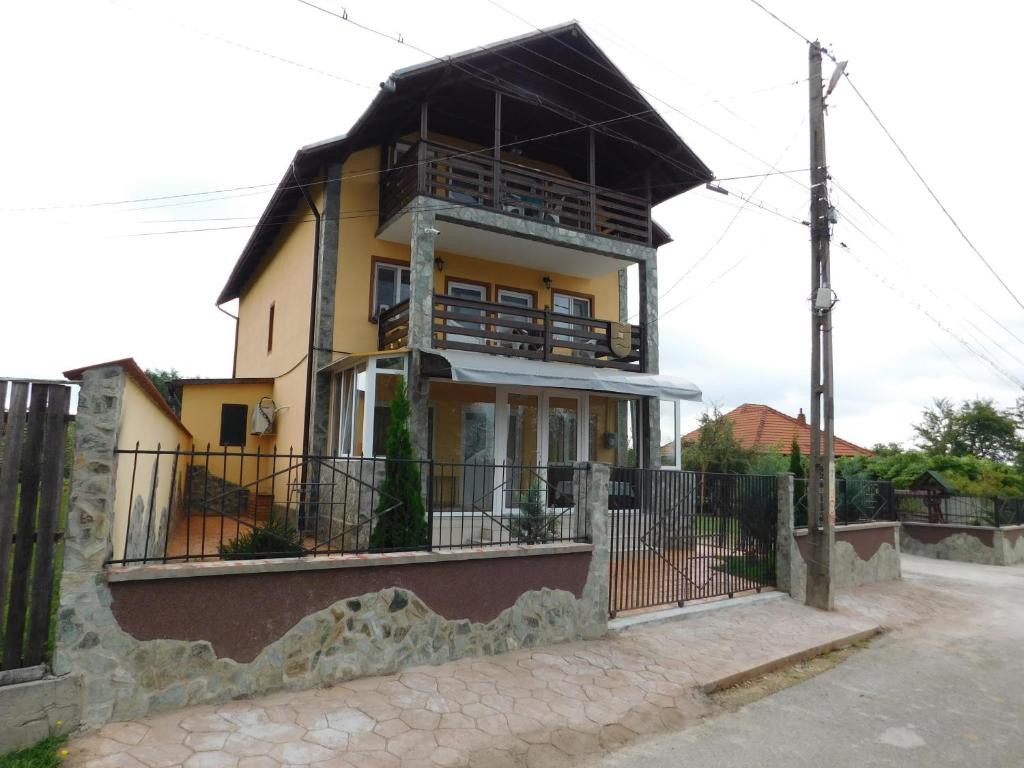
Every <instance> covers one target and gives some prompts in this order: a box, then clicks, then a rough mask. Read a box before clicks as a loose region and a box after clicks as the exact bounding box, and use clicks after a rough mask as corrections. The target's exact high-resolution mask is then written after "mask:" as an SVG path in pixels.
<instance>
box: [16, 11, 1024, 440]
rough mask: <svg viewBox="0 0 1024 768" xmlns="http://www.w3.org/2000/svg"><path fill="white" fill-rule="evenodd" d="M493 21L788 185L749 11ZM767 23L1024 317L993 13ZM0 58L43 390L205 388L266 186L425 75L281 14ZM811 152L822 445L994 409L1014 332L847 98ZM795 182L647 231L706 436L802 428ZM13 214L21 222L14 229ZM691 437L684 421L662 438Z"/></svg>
mask: <svg viewBox="0 0 1024 768" xmlns="http://www.w3.org/2000/svg"><path fill="white" fill-rule="evenodd" d="M323 4H324V5H325V6H326V7H330V8H333V9H335V10H340V9H341V7H342V6H341V4H339V3H337V2H331V0H323ZM502 4H503V5H505V7H508V8H510V9H512V10H514V11H515V12H516V13H517V14H518V15H520V16H522V17H523V18H524V19H526V20H527V21H529V22H531V23H533V24H537V25H540V26H548V25H552V24H556V23H560V22H563V21H566V20H569V19H572V18H575V19H577V20H579V21H580V22H581V23H582V24H583V26H584V28H585V29H586V30H587V32H588V33H589V34H590V35H592V36H593V37H594V39H595V40H596V41H597V43H598V44H599V45H601V46H602V47H603V49H604V50H605V52H606V53H607V54H608V55H609V56H610V57H611V58H612V59H613V60H614V61H615V62H616V63H617V64H618V65H619V66H620V67H622V68H623V69H624V70H625V72H626V74H627V76H629V77H631V78H632V79H633V80H634V82H635V83H636V84H637V85H639V86H640V87H641V88H643V89H645V90H647V91H649V92H650V93H652V94H654V95H655V96H656V97H657V98H656V99H652V101H653V103H654V105H655V106H656V107H658V108H659V109H660V110H661V111H662V112H663V114H664V115H665V117H666V119H667V120H668V121H669V122H670V123H671V124H672V125H673V126H674V127H675V128H676V129H677V130H678V132H679V133H680V135H681V136H682V137H683V138H684V139H685V140H686V141H687V142H688V143H689V144H690V146H691V147H693V148H694V150H695V151H696V152H697V154H698V155H699V156H700V157H701V158H702V159H703V160H704V161H705V162H706V163H707V164H708V165H709V166H710V167H711V169H712V170H713V171H714V172H715V173H716V174H717V175H718V176H719V177H720V178H725V177H732V176H742V175H746V174H757V173H762V172H764V171H766V170H768V165H767V164H768V163H771V164H774V165H775V166H776V167H777V168H780V169H785V170H790V169H806V168H807V165H808V139H807V122H806V114H807V83H806V78H807V47H806V45H805V44H804V43H802V42H801V41H800V39H799V38H798V37H796V36H795V35H794V34H793V33H792V32H789V31H787V30H786V29H785V28H783V27H782V26H781V25H779V24H778V23H777V22H775V21H773V20H772V19H771V18H770V17H768V16H767V15H765V14H764V13H763V12H762V11H760V10H759V9H758V8H757V7H756V6H754V5H753V4H752V3H750V2H749V1H748V0H721V1H720V2H691V1H687V2H677V3H665V2H653V1H644V0H634V2H631V3H628V4H622V3H620V2H599V1H595V0H590V1H589V2H580V1H576V2H552V1H551V0H545V1H544V2H538V1H535V0H517V2H516V3H514V4H513V3H507V4H506V3H505V2H503V3H502ZM766 4H767V5H768V6H769V7H770V8H772V9H773V10H774V11H775V12H776V13H777V14H778V15H779V16H781V17H782V18H784V19H786V20H787V21H789V22H790V23H792V24H793V25H794V26H795V27H796V28H797V29H798V30H799V31H800V32H801V33H803V34H807V35H809V36H811V37H815V36H817V37H820V39H821V40H822V42H823V43H824V44H826V45H828V46H832V47H833V49H834V51H835V53H836V55H837V56H838V57H839V58H841V59H849V61H850V64H849V69H848V71H849V72H850V74H851V76H852V78H853V82H854V83H856V84H857V85H858V87H859V88H860V90H861V92H862V93H863V94H864V96H865V97H866V99H867V100H868V101H869V102H870V103H871V105H872V106H873V107H874V108H875V110H876V111H877V112H878V114H879V115H880V116H881V118H882V120H883V121H884V122H885V123H886V125H887V126H888V128H889V129H890V130H891V131H892V133H893V134H894V135H895V137H896V138H897V140H898V141H899V142H900V143H901V144H902V146H903V147H904V149H905V150H906V151H907V153H908V154H909V155H910V157H911V159H912V160H913V161H914V163H915V164H916V165H917V167H918V168H919V169H920V171H921V172H922V174H923V175H924V176H925V178H926V179H928V180H929V182H930V184H931V185H932V187H933V188H934V189H935V191H936V193H937V194H938V196H939V197H940V199H941V200H942V201H943V202H944V203H945V205H946V206H947V207H948V209H949V210H950V211H951V212H952V213H953V215H954V216H955V217H956V218H957V219H958V221H959V222H960V224H961V225H962V227H963V229H964V230H965V231H966V232H967V234H968V235H969V236H970V237H971V238H972V240H973V241H974V243H975V244H976V245H977V247H978V248H979V249H980V250H981V252H982V253H983V254H984V255H985V256H986V258H987V259H988V260H989V261H990V263H991V264H992V265H993V267H994V268H995V269H996V270H997V271H998V272H999V274H1000V275H1001V276H1002V277H1003V278H1004V279H1005V280H1006V281H1007V283H1008V284H1009V285H1010V286H1011V288H1013V289H1014V290H1015V291H1016V292H1018V295H1024V260H1022V259H1021V258H1020V251H1021V246H1020V242H1019V238H1018V232H1017V229H1018V221H1019V219H1020V216H1021V210H1020V202H1021V193H1020V192H1019V185H1018V184H1017V183H1015V182H1014V181H1013V180H1014V179H1019V178H1021V177H1022V173H1024V167H1022V166H1024V160H1022V157H1024V155H1022V153H1021V151H1020V149H1019V135H1020V130H1021V125H1020V107H1019V103H1018V102H1019V98H1018V96H1017V93H1018V91H1019V87H1018V77H1017V73H1016V67H1017V66H1018V65H1019V64H1018V59H1019V55H1018V53H1017V49H1018V43H1019V40H1018V39H1017V38H1018V36H1019V30H1020V29H1021V19H1020V15H1021V10H1020V8H1019V6H1017V5H1016V4H1014V3H1005V2H973V3H969V4H965V3H955V4H954V3H948V2H929V3H925V2H907V3H894V2H891V0H889V1H888V2H874V1H869V2H859V3H850V2H844V3H837V2H822V1H821V0H818V1H817V2H790V1H788V0H767V1H766ZM345 7H346V8H347V10H348V14H349V16H350V17H351V18H353V19H356V20H358V21H361V22H363V23H366V24H368V25H370V26H373V27H376V28H378V29H380V30H382V31H385V32H388V33H391V34H398V33H400V34H401V35H402V36H403V37H404V38H405V39H406V40H408V41H409V42H410V43H414V44H415V45H417V46H419V47H420V48H423V49H426V50H427V51H429V52H430V53H431V54H436V55H444V54H447V53H454V52H459V51H462V50H465V49H468V48H472V47H474V46H476V45H480V44H487V43H490V42H494V41H496V40H499V39H502V38H505V37H508V36H511V35H516V34H520V33H523V32H526V31H529V29H530V28H529V27H528V26H526V25H525V24H524V23H523V22H521V21H519V20H517V19H515V18H513V17H512V16H510V15H508V14H506V13H504V12H503V11H502V10H501V9H499V8H497V7H495V6H494V5H491V4H489V3H487V2H482V1H480V2H473V3H468V2H466V3H459V2H450V1H449V2H446V1H445V0H439V1H436V2H418V3H416V2H368V1H366V0H355V2H353V3H349V4H346V5H345ZM0 35H2V42H0V72H2V73H3V74H2V75H0V78H2V80H0V82H2V103H3V111H4V119H3V121H2V123H0V209H2V210H0V231H2V232H3V235H4V236H3V240H2V243H3V245H2V248H3V250H2V257H0V258H2V264H0V266H2V269H0V287H2V289H0V302H2V303H0V375H5V376H15V375H20V376H32V377H57V376H58V375H59V373H60V371H62V370H65V369H67V368H70V367H75V366H79V365H83V364H88V363H94V362H99V361H103V360H109V359H113V358H119V357H125V356H129V355H132V356H134V357H135V358H136V359H137V360H138V361H139V363H140V364H141V365H143V366H148V367H161V368H171V367H174V368H176V369H178V370H179V371H180V372H182V373H183V374H185V375H189V376H226V375H230V371H231V349H232V338H233V336H232V334H233V321H232V320H230V319H229V318H228V317H226V316H225V315H223V314H221V313H220V312H218V311H217V310H216V309H215V308H214V306H213V302H214V299H215V297H216V295H217V294H218V292H219V291H220V288H221V287H222V285H223V283H224V280H225V278H226V276H227V274H228V272H229V271H230V269H231V266H232V264H233V263H234V261H235V259H236V258H237V256H238V254H239V252H240V251H241V248H242V246H243V244H244V243H245V240H246V238H247V237H248V235H249V233H250V231H251V227H252V225H253V224H254V223H255V219H256V217H258V216H259V214H260V212H261V211H262V210H263V207H264V205H265V204H266V202H267V200H268V198H269V195H270V192H271V190H272V187H273V184H275V183H276V181H277V180H278V179H279V178H280V177H281V175H282V173H283V171H284V169H285V167H286V165H287V163H288V161H289V160H290V159H291V156H292V154H293V153H294V151H295V149H296V148H297V147H299V146H301V145H303V144H307V143H309V142H312V141H316V140H319V139H322V138H325V137H328V136H334V135H337V134H339V133H343V132H345V131H346V130H347V129H348V127H349V126H350V125H351V123H352V122H353V120H355V118H356V117H358V115H359V114H360V113H361V112H362V111H363V110H364V108H365V107H366V105H367V104H368V102H369V100H370V99H371V98H372V96H373V94H374V92H375V91H376V89H377V84H378V83H379V82H380V81H382V80H384V79H386V77H387V75H388V74H389V73H391V72H392V71H393V70H395V69H397V68H399V67H402V66H406V65H409V64H413V63H417V62H419V61H421V60H422V59H423V58H424V57H423V56H422V55H421V54H419V53H417V52H416V51H413V50H411V49H410V48H409V47H408V46H403V45H399V44H398V43H395V42H390V41H388V40H386V39H383V38H382V37H378V36H375V35H373V34H371V33H368V32H366V31H363V30H360V29H358V28H357V27H355V26H353V25H351V24H346V23H344V22H342V21H338V20H334V19H331V18H330V17H328V16H326V15H324V14H322V13H320V12H318V11H316V10H313V9H311V8H308V7H306V6H303V5H302V4H300V3H298V2H295V1H294V0H273V1H271V0H264V1H258V2H253V1H252V0H249V1H247V2H241V1H240V0H239V1H237V2H229V1H228V0H223V1H219V2H210V1H209V0H207V1H205V2H181V1H179V2H177V3H174V4H168V3H159V4H157V3H144V2H137V3H132V2H127V0H126V1H125V2H101V1H99V0H95V1H93V2H63V3H61V2H57V3H12V4H8V6H7V7H6V8H5V11H4V23H3V29H2V32H0ZM252 49H259V50H261V51H263V52H265V53H266V54H272V55H273V56H277V57H282V58H285V59H289V60H291V61H293V62H296V63H299V64H302V65H304V66H305V67H308V68H302V67H299V66H295V65H293V64H289V63H286V62H283V61H280V60H278V59H275V58H271V57H270V56H267V55H263V54H260V53H257V52H256V51H254V50H252ZM830 67H831V65H830V63H829V62H827V61H826V76H827V75H828V73H829V72H830ZM314 70H319V72H317V71H314ZM348 81H351V82H348ZM659 99H660V100H659ZM827 133H828V159H829V165H830V170H831V173H832V176H833V178H834V181H835V182H836V183H837V184H838V185H840V186H841V187H842V188H840V187H839V186H837V187H835V188H834V189H833V201H834V204H835V205H836V207H837V208H838V209H839V215H840V218H839V223H838V224H837V225H836V227H835V232H834V236H835V239H834V245H833V284H834V288H835V290H836V292H837V293H838V296H839V299H840V303H839V304H838V306H837V310H836V313H835V371H836V411H837V426H836V431H837V433H838V434H839V435H840V436H842V437H844V438H846V439H848V440H852V441H854V442H857V443H861V444H865V445H870V444H873V443H876V442H883V441H901V442H904V441H909V440H910V438H911V437H912V430H911V426H910V425H911V423H912V422H913V421H914V420H915V419H916V418H917V417H918V415H919V414H920V411H921V409H922V408H923V407H924V406H926V405H927V404H928V403H929V402H930V400H931V398H933V397H938V396H947V397H952V398H967V397H974V396H980V397H992V398H995V399H996V400H997V401H999V402H1002V403H1007V404H1008V403H1010V402H1012V401H1013V400H1014V399H1015V397H1016V396H1017V395H1018V394H1020V387H1019V386H1018V385H1016V384H1014V383H1013V382H1012V381H1011V379H1012V378H1018V379H1020V378H1024V342H1022V341H1021V339H1024V312H1022V310H1021V308H1020V307H1019V306H1017V305H1016V304H1015V303H1014V301H1013V299H1012V298H1011V297H1010V296H1009V295H1008V294H1007V293H1006V292H1005V291H1004V289H1003V288H1002V287H1000V285H999V284H998V283H997V282H996V280H995V278H994V277H993V276H992V275H991V274H990V273H989V272H988V271H987V270H986V269H985V267H984V266H983V264H982V263H981V261H979V259H978V257H977V256H976V255H975V254H973V253H972V252H971V251H970V249H969V248H968V246H967V245H966V244H965V243H964V242H963V240H961V239H960V238H959V236H958V235H957V233H956V231H955V229H954V228H953V227H952V225H951V224H950V223H949V221H948V220H947V219H945V217H944V216H943V214H942V213H941V211H940V210H939V209H938V207H937V206H936V204H935V203H934V201H933V200H931V198H930V197H928V195H927V193H926V192H925V190H924V189H923V187H922V186H921V184H920V183H919V182H918V181H917V180H916V178H914V176H913V175H912V174H911V172H910V171H909V170H908V169H907V167H906V165H905V164H904V163H903V161H902V160H901V159H900V157H899V155H898V154H897V152H896V151H895V149H894V148H893V147H892V145H891V144H889V142H888V140H887V139H886V138H885V136H884V134H883V133H882V131H881V130H880V129H879V128H878V126H877V125H876V124H875V123H874V122H873V120H872V119H871V117H870V116H869V114H868V112H867V110H866V109H865V107H864V105H863V104H862V103H861V102H860V101H859V100H858V99H857V97H856V95H855V94H854V92H853V91H852V90H851V89H850V87H849V84H848V83H845V82H844V83H840V85H839V86H838V88H837V89H836V92H835V93H834V94H833V96H832V97H831V99H830V111H829V116H828V119H827ZM795 176H796V179H797V180H794V179H792V178H789V177H787V176H781V175H776V176H770V177H767V178H764V179H759V178H754V179H746V180H735V181H726V182H723V186H725V187H727V188H729V189H730V190H733V191H735V192H739V193H743V194H746V195H753V196H754V197H755V198H756V199H757V200H758V201H759V202H762V203H764V204H765V205H767V206H770V207H771V208H772V209H773V210H775V211H777V212H779V213H781V214H782V215H776V214H775V213H769V212H764V211H760V210H755V209H753V208H751V207H749V206H748V208H747V209H746V210H743V211H742V212H740V213H739V214H738V215H737V211H738V208H737V207H736V206H738V205H740V204H741V201H740V200H738V199H737V198H736V197H734V196H730V197H724V196H721V195H717V194H715V193H712V192H709V191H707V190H704V189H698V190H694V191H692V192H689V193H687V194H686V195H683V196H681V197H679V198H676V199H675V200H672V201H669V202H667V203H665V204H664V205H662V206H660V207H659V208H658V209H656V212H655V213H656V218H657V219H658V221H659V222H660V223H661V224H662V225H663V226H664V227H665V228H666V229H667V230H668V231H669V232H670V233H671V234H672V235H673V236H674V238H675V242H674V243H672V244H671V245H669V246H666V247H664V248H663V249H661V251H660V261H659V266H660V281H661V290H662V293H663V294H664V293H665V291H668V289H669V287H670V286H673V284H674V283H676V282H677V280H678V281H679V282H678V285H675V287H673V288H672V290H671V291H669V292H668V293H667V295H664V296H663V298H662V299H661V306H662V311H663V314H664V317H663V320H662V323H661V354H662V358H661V364H662V370H663V371H664V372H668V373H676V374H681V375H684V376H687V377H689V378H690V379H692V380H693V381H695V382H696V383H697V384H698V385H699V386H701V388H702V389H703V390H704V393H705V400H706V402H708V403H711V402H714V403H717V404H719V405H720V406H721V407H723V408H724V409H728V408H732V407H734V406H736V405H739V404H740V403H743V402H759V403H768V404H770V405H772V406H774V407H776V408H778V409H780V410H782V411H785V412H788V413H792V414H795V413H796V412H797V409H798V408H800V407H804V408H806V407H807V402H808V390H809V376H810V374H809V363H808V355H809V349H810V328H809V326H810V323H809V322H808V313H809V312H808V304H807V296H808V294H809V290H810V279H809V268H808V265H809V258H810V252H809V244H808V232H807V229H806V227H803V226H801V225H800V224H798V223H795V222H793V221H791V220H790V217H796V218H797V219H802V218H805V217H806V211H807V200H808V193H807V190H806V188H805V187H804V186H803V184H806V181H807V172H806V170H801V171H800V172H799V173H797V174H795ZM240 187H251V188H247V189H238V188H240ZM229 189H230V190H233V191H230V192H219V193H215V194H205V195H196V196H192V197H184V198H180V197H179V198H170V199H165V200H151V201H148V202H135V203H127V204H120V205H93V204H94V203H101V202H109V201H120V200H135V199H139V198H156V197H161V196H166V195H179V194H183V193H194V192H210V191H213V190H229ZM843 190H846V191H845V192H844V191H843ZM855 201H856V202H855ZM26 208H33V209H35V208H38V209H41V210H17V209H26ZM734 216H735V221H734V222H733V223H732V224H731V226H730V222H731V221H732V219H733V217H734ZM178 230H195V231H189V232H184V233H175V234H171V232H177V231H178ZM723 233H724V234H723ZM840 242H842V243H845V244H846V245H847V246H848V250H844V249H843V248H842V247H840V246H839V243H840ZM684 275H685V277H684ZM680 278H682V279H681V280H680ZM883 280H884V282H883ZM228 308H229V309H233V307H232V306H230V305H229V307H228ZM925 313H927V314H925ZM928 315H930V317H929V316H928ZM940 324H941V326H942V327H941V328H940V327H939V325H940ZM943 328H945V329H948V331H950V332H951V333H952V335H951V334H950V333H947V332H946V331H944V330H943ZM954 337H956V338H954ZM958 339H959V340H958ZM965 345H966V346H969V347H970V350H969V349H967V348H966V346H965ZM971 350H973V352H972V351H971ZM982 357H988V358H989V360H991V361H992V362H993V363H994V364H995V365H996V366H997V367H998V368H1000V369H1002V371H1003V372H1002V373H1001V372H998V371H997V370H995V369H994V368H993V366H992V365H990V364H989V363H988V362H985V360H983V359H982ZM1008 376H1009V378H1008ZM697 413H699V408H698V407H696V406H694V407H692V408H689V409H688V412H687V420H688V423H689V422H692V421H693V420H694V419H695V417H696V414H697Z"/></svg>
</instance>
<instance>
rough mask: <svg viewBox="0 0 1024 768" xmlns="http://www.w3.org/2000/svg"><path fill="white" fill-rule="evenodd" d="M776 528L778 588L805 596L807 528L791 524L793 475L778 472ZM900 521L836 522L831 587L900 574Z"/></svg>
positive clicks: (845, 585)
mask: <svg viewBox="0 0 1024 768" xmlns="http://www.w3.org/2000/svg"><path fill="white" fill-rule="evenodd" d="M778 519H779V528H778V538H777V541H776V576H777V581H778V587H779V589H780V590H783V591H788V592H789V594H790V596H791V597H793V598H794V599H797V600H804V599H805V597H806V590H807V563H806V560H805V557H806V555H807V552H808V551H809V549H810V540H809V539H808V537H807V529H806V528H794V526H793V476H792V475H790V474H783V475H780V476H779V518H778ZM900 546H901V538H900V524H899V523H897V522H887V521H886V522H874V523H861V524H857V525H839V526H836V529H835V549H834V550H833V552H832V579H833V588H834V589H849V588H850V587H856V586H861V585H863V584H874V583H876V582H880V581H892V580H894V579H900V578H902V572H901V569H900Z"/></svg>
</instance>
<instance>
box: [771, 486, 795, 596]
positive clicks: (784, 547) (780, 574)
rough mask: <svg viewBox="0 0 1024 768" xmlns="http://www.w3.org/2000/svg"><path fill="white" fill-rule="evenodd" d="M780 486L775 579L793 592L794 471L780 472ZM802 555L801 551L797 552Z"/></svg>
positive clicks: (786, 589)
mask: <svg viewBox="0 0 1024 768" xmlns="http://www.w3.org/2000/svg"><path fill="white" fill-rule="evenodd" d="M777 477H778V487H779V492H778V493H779V500H778V504H779V518H778V524H777V527H776V536H775V580H776V586H777V587H778V588H779V590H780V591H782V592H791V590H792V589H793V587H794V584H793V575H792V568H793V565H794V563H793V559H794V558H793V555H794V552H793V550H794V549H795V547H796V540H795V539H794V538H793V489H794V485H795V483H794V479H793V473H792V472H780V473H779V474H778V476H777ZM795 554H796V557H797V558H799V557H800V553H799V551H798V552H796V553H795Z"/></svg>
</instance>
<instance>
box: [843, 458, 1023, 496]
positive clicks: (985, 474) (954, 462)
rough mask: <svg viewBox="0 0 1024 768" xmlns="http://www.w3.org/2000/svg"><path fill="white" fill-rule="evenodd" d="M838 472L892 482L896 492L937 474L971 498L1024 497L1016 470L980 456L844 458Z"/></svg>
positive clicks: (1021, 476) (844, 474)
mask: <svg viewBox="0 0 1024 768" xmlns="http://www.w3.org/2000/svg"><path fill="white" fill-rule="evenodd" d="M836 468H837V472H839V473H840V474H842V475H843V476H844V477H846V478H862V479H865V480H889V481H891V482H892V484H893V485H894V486H895V487H896V488H909V487H910V484H911V483H912V482H913V481H914V480H916V479H917V478H918V477H920V476H921V475H922V474H923V473H924V472H926V471H928V470H934V471H936V472H939V473H940V474H941V475H942V476H943V477H945V478H946V480H948V481H949V482H950V484H952V485H953V487H954V488H956V490H957V492H958V493H961V494H964V495H967V496H1024V475H1022V474H1021V473H1020V472H1019V471H1018V470H1017V469H1016V468H1015V467H1013V466H1010V465H1008V464H1004V463H1003V462H999V461H992V460H991V459H981V458H978V457H976V456H944V455H936V454H929V453H926V452H925V451H901V452H899V453H889V454H884V455H878V456H853V457H849V458H842V459H839V460H838V461H837V462H836Z"/></svg>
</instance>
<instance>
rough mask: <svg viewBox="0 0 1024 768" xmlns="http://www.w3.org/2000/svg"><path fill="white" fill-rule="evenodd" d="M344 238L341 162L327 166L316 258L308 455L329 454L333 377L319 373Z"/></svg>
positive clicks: (329, 340) (326, 358)
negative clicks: (342, 235)
mask: <svg viewBox="0 0 1024 768" xmlns="http://www.w3.org/2000/svg"><path fill="white" fill-rule="evenodd" d="M340 239H341V163H338V162H333V163H329V164H328V165H327V180H326V182H325V183H324V203H323V211H322V213H321V216H320V252H319V253H318V254H317V256H316V258H317V261H318V267H317V283H318V285H317V286H316V290H315V295H316V302H317V305H316V317H315V323H314V328H313V347H314V348H313V349H312V350H311V351H310V354H311V355H312V356H313V382H312V385H311V387H310V397H312V403H311V404H310V409H309V453H312V454H316V455H323V454H326V453H327V435H328V433H329V431H330V411H331V403H330V400H331V376H330V374H327V373H317V371H319V370H320V369H321V368H323V367H324V366H325V365H327V364H328V363H330V362H331V348H332V347H333V346H334V300H335V296H336V294H337V290H338V251H339V243H340Z"/></svg>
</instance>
